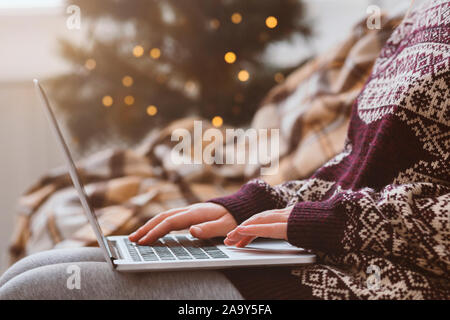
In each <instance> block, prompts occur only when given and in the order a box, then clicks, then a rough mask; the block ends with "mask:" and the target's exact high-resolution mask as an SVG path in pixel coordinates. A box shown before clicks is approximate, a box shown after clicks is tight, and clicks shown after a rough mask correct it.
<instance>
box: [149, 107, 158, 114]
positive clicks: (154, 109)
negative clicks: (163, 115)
mask: <svg viewBox="0 0 450 320" xmlns="http://www.w3.org/2000/svg"><path fill="white" fill-rule="evenodd" d="M157 113H158V108H157V107H156V106H154V105H151V106H148V107H147V114H148V115H149V116H154V115H155V114H157Z"/></svg>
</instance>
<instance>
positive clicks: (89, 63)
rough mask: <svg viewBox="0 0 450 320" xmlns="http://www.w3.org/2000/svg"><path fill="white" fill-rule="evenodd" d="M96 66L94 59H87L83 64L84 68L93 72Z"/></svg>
mask: <svg viewBox="0 0 450 320" xmlns="http://www.w3.org/2000/svg"><path fill="white" fill-rule="evenodd" d="M96 65H97V62H95V60H94V59H87V60H86V62H85V63H84V67H85V68H86V69H88V70H93V69H94V68H95V66H96Z"/></svg>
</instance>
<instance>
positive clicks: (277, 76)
mask: <svg viewBox="0 0 450 320" xmlns="http://www.w3.org/2000/svg"><path fill="white" fill-rule="evenodd" d="M273 78H274V80H275V82H276V83H281V82H283V81H284V75H283V74H282V73H281V72H277V73H275V75H274V76H273Z"/></svg>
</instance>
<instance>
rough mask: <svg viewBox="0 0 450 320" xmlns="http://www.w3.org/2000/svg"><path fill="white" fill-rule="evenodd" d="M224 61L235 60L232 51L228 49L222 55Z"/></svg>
mask: <svg viewBox="0 0 450 320" xmlns="http://www.w3.org/2000/svg"><path fill="white" fill-rule="evenodd" d="M224 59H225V62H226V63H230V64H231V63H234V62H235V61H236V54H235V53H234V52H232V51H228V52H227V53H225V56H224Z"/></svg>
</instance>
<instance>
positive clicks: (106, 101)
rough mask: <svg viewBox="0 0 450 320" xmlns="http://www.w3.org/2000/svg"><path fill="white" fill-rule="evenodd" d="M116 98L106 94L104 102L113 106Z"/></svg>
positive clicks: (106, 105) (107, 105)
mask: <svg viewBox="0 0 450 320" xmlns="http://www.w3.org/2000/svg"><path fill="white" fill-rule="evenodd" d="M113 102H114V100H113V98H112V97H111V96H104V97H103V99H102V103H103V105H104V106H105V107H111V106H112V104H113Z"/></svg>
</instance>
